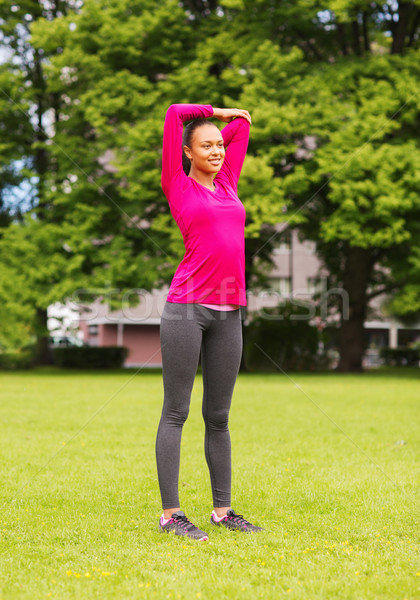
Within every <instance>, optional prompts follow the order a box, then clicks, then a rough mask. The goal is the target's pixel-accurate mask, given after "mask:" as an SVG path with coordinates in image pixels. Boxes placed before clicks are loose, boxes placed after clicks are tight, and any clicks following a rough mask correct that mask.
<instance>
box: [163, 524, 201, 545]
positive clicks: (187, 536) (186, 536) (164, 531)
mask: <svg viewBox="0 0 420 600" xmlns="http://www.w3.org/2000/svg"><path fill="white" fill-rule="evenodd" d="M159 532H160V533H172V530H169V529H165V528H164V527H162V526H161V525H159ZM173 533H174V535H177V536H178V537H185V538H188V539H189V540H196V541H197V542H206V541H207V540H208V539H209V536H208V535H207V534H206V535H203V537H201V538H194V537H191V536H190V535H181V534H180V533H175V531H174V532H173Z"/></svg>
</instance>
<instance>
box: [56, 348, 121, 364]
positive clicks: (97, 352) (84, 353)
mask: <svg viewBox="0 0 420 600" xmlns="http://www.w3.org/2000/svg"><path fill="white" fill-rule="evenodd" d="M52 355H53V361H54V363H55V364H56V365H57V366H59V367H72V368H75V367H76V368H78V369H114V368H118V367H122V366H123V364H124V360H125V358H126V356H127V355H128V348H125V347H122V346H100V347H97V346H69V347H67V348H66V347H63V348H53V349H52Z"/></svg>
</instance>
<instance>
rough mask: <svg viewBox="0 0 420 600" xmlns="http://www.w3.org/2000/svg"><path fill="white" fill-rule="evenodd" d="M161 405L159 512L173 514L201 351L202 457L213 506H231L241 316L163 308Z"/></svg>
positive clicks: (238, 313) (202, 309)
mask: <svg viewBox="0 0 420 600" xmlns="http://www.w3.org/2000/svg"><path fill="white" fill-rule="evenodd" d="M160 342H161V350H162V374H163V388H164V400H163V409H162V416H161V419H160V423H159V427H158V431H157V436H156V463H157V471H158V478H159V487H160V493H161V496H162V507H163V509H166V508H177V507H178V506H180V504H179V495H178V479H179V463H180V448H181V435H182V428H183V425H184V423H185V421H186V420H187V417H188V412H189V407H190V399H191V391H192V388H193V384H194V379H195V375H196V372H197V367H198V361H199V357H200V350H201V368H202V373H203V391H204V393H203V406H202V414H203V419H204V422H205V428H206V430H205V438H204V452H205V457H206V461H207V465H208V468H209V472H210V480H211V488H212V494H213V506H217V507H219V506H230V502H231V445H230V434H229V428H228V418H229V410H230V405H231V400H232V394H233V388H234V386H235V382H236V377H237V375H238V371H239V365H240V361H241V355H242V312H241V309H238V310H233V311H218V310H214V309H211V308H206V307H204V306H201V305H200V304H178V303H172V302H166V304H165V307H164V310H163V313H162V319H161V324H160Z"/></svg>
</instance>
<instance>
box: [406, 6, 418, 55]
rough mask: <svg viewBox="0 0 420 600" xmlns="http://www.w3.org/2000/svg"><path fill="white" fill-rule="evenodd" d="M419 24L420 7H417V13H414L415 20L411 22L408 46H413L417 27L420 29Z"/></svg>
mask: <svg viewBox="0 0 420 600" xmlns="http://www.w3.org/2000/svg"><path fill="white" fill-rule="evenodd" d="M419 25H420V9H419V8H416V12H415V15H414V17H413V20H412V22H411V29H410V37H409V40H408V44H407V48H412V47H413V44H414V39H415V36H416V32H417V29H418V27H419Z"/></svg>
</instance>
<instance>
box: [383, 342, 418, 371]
mask: <svg viewBox="0 0 420 600" xmlns="http://www.w3.org/2000/svg"><path fill="white" fill-rule="evenodd" d="M380 356H381V358H383V359H384V362H385V364H386V365H388V366H394V367H418V366H419V362H420V350H419V349H418V348H408V347H405V346H400V347H398V348H388V347H387V348H381V350H380Z"/></svg>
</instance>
